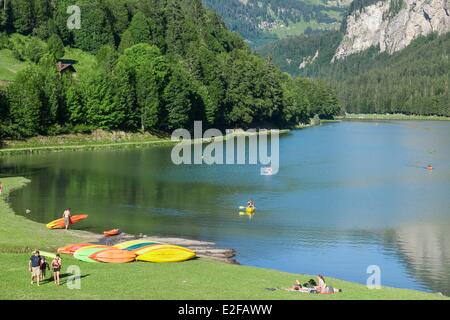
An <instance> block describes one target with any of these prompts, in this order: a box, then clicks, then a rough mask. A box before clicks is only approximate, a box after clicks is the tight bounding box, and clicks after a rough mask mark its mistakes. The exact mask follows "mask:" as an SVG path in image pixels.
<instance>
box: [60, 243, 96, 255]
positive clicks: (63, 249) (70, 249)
mask: <svg viewBox="0 0 450 320" xmlns="http://www.w3.org/2000/svg"><path fill="white" fill-rule="evenodd" d="M92 245H93V244H92V243H77V244H69V245H67V246H64V247H61V248H59V249H58V253H63V254H70V255H72V254H73V253H74V252H75V251H77V250H78V249H81V248H83V247H88V246H92Z"/></svg>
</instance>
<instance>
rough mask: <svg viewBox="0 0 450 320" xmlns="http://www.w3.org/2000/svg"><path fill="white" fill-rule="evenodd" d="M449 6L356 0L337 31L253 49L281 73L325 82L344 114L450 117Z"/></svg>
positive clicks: (439, 1) (441, 1) (426, 0)
mask: <svg viewBox="0 0 450 320" xmlns="http://www.w3.org/2000/svg"><path fill="white" fill-rule="evenodd" d="M449 32H450V3H449V1H447V0H378V1H376V0H355V1H354V2H353V3H352V4H351V5H350V7H349V11H348V13H347V15H346V17H345V19H344V21H343V23H342V26H341V28H340V30H339V31H325V32H316V33H313V34H307V35H301V36H296V37H291V38H288V39H283V40H280V41H277V42H275V43H272V44H270V45H267V46H265V47H264V48H261V49H259V50H258V51H259V53H260V54H262V55H263V56H271V57H272V61H273V62H274V63H275V64H277V65H279V66H280V67H281V69H282V70H283V71H286V72H289V73H290V74H292V75H303V76H309V77H317V78H322V79H328V80H329V81H331V82H333V83H334V86H335V87H336V89H337V92H338V95H339V98H340V100H341V102H342V103H343V105H344V107H345V109H346V110H347V111H349V112H362V113H385V112H389V113H393V112H401V113H414V114H430V115H431V114H437V115H447V116H449V115H450V84H449V79H450V60H449V56H450V33H449Z"/></svg>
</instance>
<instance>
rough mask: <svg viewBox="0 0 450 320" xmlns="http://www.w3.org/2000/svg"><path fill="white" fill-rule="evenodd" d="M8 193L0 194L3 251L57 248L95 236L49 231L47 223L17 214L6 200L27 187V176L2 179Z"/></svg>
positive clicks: (5, 191)
mask: <svg viewBox="0 0 450 320" xmlns="http://www.w3.org/2000/svg"><path fill="white" fill-rule="evenodd" d="M0 181H1V182H3V188H4V195H3V196H0V252H31V250H33V249H35V247H36V246H38V247H39V248H42V249H44V248H45V249H48V250H55V249H57V248H59V247H61V246H63V245H66V244H69V243H72V242H75V243H77V242H80V241H81V240H82V239H89V240H90V239H93V237H92V234H90V233H88V232H81V231H68V232H65V231H62V230H58V231H49V230H47V228H46V227H45V225H43V224H40V223H36V222H33V221H31V220H28V219H26V218H25V217H23V216H18V215H15V214H14V212H13V211H12V209H11V208H10V207H9V205H8V203H7V202H6V201H5V197H6V196H7V194H8V193H9V192H10V191H11V190H14V189H16V188H20V187H22V186H24V185H25V184H26V183H27V182H28V180H26V179H24V178H6V179H2V178H0Z"/></svg>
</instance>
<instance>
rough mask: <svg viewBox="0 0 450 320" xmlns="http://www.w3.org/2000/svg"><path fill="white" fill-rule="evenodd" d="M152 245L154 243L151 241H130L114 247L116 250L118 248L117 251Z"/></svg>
mask: <svg viewBox="0 0 450 320" xmlns="http://www.w3.org/2000/svg"><path fill="white" fill-rule="evenodd" d="M152 243H154V242H152V241H149V240H144V239H139V240H130V241H125V242H121V243H118V244H116V245H114V248H117V249H128V248H131V247H135V248H139V246H144V245H149V244H152Z"/></svg>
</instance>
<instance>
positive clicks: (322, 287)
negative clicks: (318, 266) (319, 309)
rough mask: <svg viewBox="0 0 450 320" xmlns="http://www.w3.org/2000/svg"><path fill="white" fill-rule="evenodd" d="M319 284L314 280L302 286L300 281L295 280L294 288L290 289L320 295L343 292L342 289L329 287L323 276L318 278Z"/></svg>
mask: <svg viewBox="0 0 450 320" xmlns="http://www.w3.org/2000/svg"><path fill="white" fill-rule="evenodd" d="M317 280H318V283H317V282H316V281H314V280H313V279H311V280H309V281H308V282H307V283H305V284H301V282H300V281H299V280H295V283H294V286H293V287H292V288H290V289H289V290H290V291H299V292H305V293H320V294H333V293H338V292H342V289H336V288H334V287H333V286H330V285H327V283H326V282H325V278H324V276H323V275H321V274H319V275H318V276H317Z"/></svg>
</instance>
